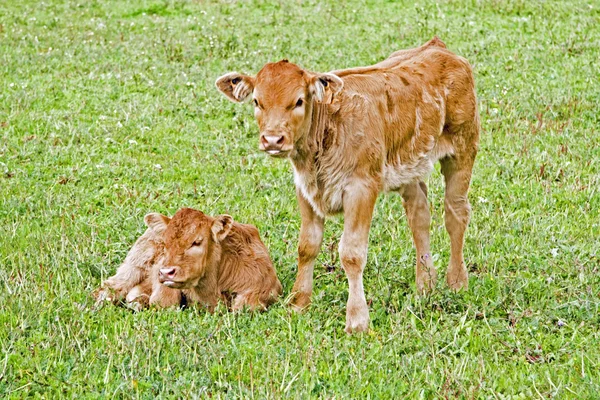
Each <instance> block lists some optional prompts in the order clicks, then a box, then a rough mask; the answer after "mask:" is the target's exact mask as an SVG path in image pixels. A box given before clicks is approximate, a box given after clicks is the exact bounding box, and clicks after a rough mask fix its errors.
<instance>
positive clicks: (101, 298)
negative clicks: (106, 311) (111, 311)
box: [92, 288, 114, 304]
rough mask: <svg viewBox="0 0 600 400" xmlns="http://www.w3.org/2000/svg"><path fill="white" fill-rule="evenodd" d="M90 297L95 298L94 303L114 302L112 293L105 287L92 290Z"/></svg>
mask: <svg viewBox="0 0 600 400" xmlns="http://www.w3.org/2000/svg"><path fill="white" fill-rule="evenodd" d="M92 297H94V299H95V300H96V304H100V303H104V302H110V303H112V302H114V298H113V297H114V293H112V292H111V291H110V290H107V289H106V288H98V289H96V290H94V291H93V292H92Z"/></svg>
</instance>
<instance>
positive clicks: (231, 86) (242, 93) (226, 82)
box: [215, 72, 254, 103]
mask: <svg viewBox="0 0 600 400" xmlns="http://www.w3.org/2000/svg"><path fill="white" fill-rule="evenodd" d="M215 85H216V86H217V89H219V90H220V91H221V92H222V93H223V94H224V95H225V96H227V98H228V99H229V100H231V101H233V102H235V103H241V102H243V101H244V100H246V99H247V98H248V96H250V94H251V93H252V92H253V91H254V78H252V77H251V76H248V75H242V74H238V73H237V72H230V73H228V74H225V75H223V76H222V77H220V78H219V79H217V81H216V82H215Z"/></svg>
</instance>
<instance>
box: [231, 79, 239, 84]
mask: <svg viewBox="0 0 600 400" xmlns="http://www.w3.org/2000/svg"><path fill="white" fill-rule="evenodd" d="M240 81H241V78H239V77H236V78H233V79H232V80H231V83H233V84H234V85H237V84H238V83H239V82H240Z"/></svg>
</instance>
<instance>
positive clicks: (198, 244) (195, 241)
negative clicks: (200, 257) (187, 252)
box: [192, 239, 202, 247]
mask: <svg viewBox="0 0 600 400" xmlns="http://www.w3.org/2000/svg"><path fill="white" fill-rule="evenodd" d="M201 244H202V239H196V240H194V242H193V243H192V247H194V246H200V245H201Z"/></svg>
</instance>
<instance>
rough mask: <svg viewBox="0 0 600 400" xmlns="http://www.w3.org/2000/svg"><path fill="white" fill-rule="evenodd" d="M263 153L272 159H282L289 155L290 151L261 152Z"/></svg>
mask: <svg viewBox="0 0 600 400" xmlns="http://www.w3.org/2000/svg"><path fill="white" fill-rule="evenodd" d="M263 151H264V152H266V153H267V154H268V155H270V156H271V157H273V158H284V157H286V156H287V155H288V154H289V153H290V150H263Z"/></svg>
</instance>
